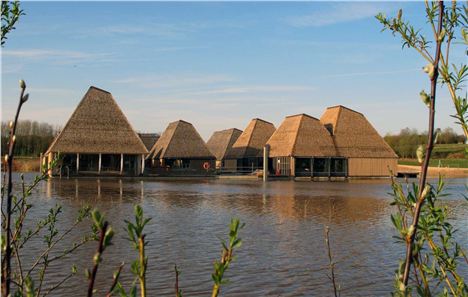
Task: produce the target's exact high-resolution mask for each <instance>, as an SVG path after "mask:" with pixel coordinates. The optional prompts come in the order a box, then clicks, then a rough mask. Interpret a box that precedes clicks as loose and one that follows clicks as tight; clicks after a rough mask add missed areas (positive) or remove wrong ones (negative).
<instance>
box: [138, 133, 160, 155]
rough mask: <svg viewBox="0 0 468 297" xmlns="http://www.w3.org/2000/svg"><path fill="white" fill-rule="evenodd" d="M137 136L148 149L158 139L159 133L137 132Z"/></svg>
mask: <svg viewBox="0 0 468 297" xmlns="http://www.w3.org/2000/svg"><path fill="white" fill-rule="evenodd" d="M138 136H140V139H141V141H143V144H144V145H145V147H146V149H147V150H148V151H149V150H151V148H152V147H153V145H154V144H155V143H156V141H158V139H159V136H160V135H159V134H158V133H138Z"/></svg>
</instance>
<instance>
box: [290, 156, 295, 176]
mask: <svg viewBox="0 0 468 297" xmlns="http://www.w3.org/2000/svg"><path fill="white" fill-rule="evenodd" d="M290 167H291V173H290V175H291V176H296V159H295V158H294V157H291V166H290Z"/></svg>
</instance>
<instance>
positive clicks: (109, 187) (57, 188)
mask: <svg viewBox="0 0 468 297" xmlns="http://www.w3.org/2000/svg"><path fill="white" fill-rule="evenodd" d="M137 185H138V186H137ZM45 194H46V197H47V198H52V197H54V196H60V197H62V198H68V199H84V200H92V199H104V200H114V199H116V198H118V199H119V200H122V199H123V198H124V197H133V199H136V198H137V197H139V199H140V200H141V201H143V200H144V197H145V186H144V182H143V181H138V182H133V183H128V182H124V181H123V180H122V179H82V178H75V179H48V180H47V181H46V183H45Z"/></svg>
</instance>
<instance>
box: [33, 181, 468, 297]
mask: <svg viewBox="0 0 468 297" xmlns="http://www.w3.org/2000/svg"><path fill="white" fill-rule="evenodd" d="M27 178H28V179H31V178H32V177H31V176H29V175H28V176H27ZM447 183H448V185H447V192H449V193H452V195H451V196H449V197H447V198H444V199H445V200H447V203H449V204H450V205H451V206H452V207H453V208H454V214H453V216H454V222H455V225H456V226H457V227H458V228H460V231H459V232H458V233H457V234H458V235H457V236H458V240H459V241H460V243H461V244H462V245H463V246H464V247H465V248H466V247H468V236H467V234H468V209H467V207H466V204H464V205H463V203H464V201H463V200H462V199H461V198H460V196H461V193H463V192H464V191H465V190H464V186H465V184H467V183H468V180H467V179H452V180H448V181H447ZM389 191H390V187H389V181H387V180H384V181H382V180H379V181H354V182H333V183H330V182H292V181H272V182H269V183H267V184H263V183H262V182H258V181H233V180H178V181H174V180H172V181H149V180H143V181H141V180H118V179H101V180H95V179H79V180H76V179H69V180H67V179H62V180H59V179H54V180H51V181H48V182H44V183H42V184H41V185H40V187H39V188H38V190H37V191H36V192H35V193H34V195H33V197H32V203H33V205H34V207H33V208H32V210H31V218H33V219H36V220H37V219H39V218H42V217H44V216H45V215H46V214H47V211H48V209H49V208H50V207H52V206H54V205H55V204H57V203H58V204H60V205H62V206H63V214H62V216H61V219H60V228H61V229H64V228H66V227H67V226H70V225H71V224H73V221H74V218H75V216H76V212H77V211H78V209H79V208H80V206H82V205H86V204H89V205H91V206H93V207H97V208H99V209H101V210H102V211H103V212H104V213H105V215H106V217H107V218H108V220H109V221H110V223H111V225H112V226H113V228H114V229H115V230H116V231H117V232H116V236H115V240H114V246H112V247H110V248H109V249H108V250H106V252H105V255H104V262H103V265H102V267H101V268H100V270H99V272H98V284H97V288H98V289H99V291H100V293H101V294H99V295H103V294H104V291H105V290H107V289H108V288H109V286H110V284H111V282H112V271H114V270H115V269H116V268H117V267H118V265H119V264H120V262H121V261H125V262H126V263H127V265H126V267H125V268H124V270H125V273H124V275H123V280H124V281H125V283H126V284H128V283H129V282H131V280H132V277H131V275H130V274H129V263H131V261H132V259H134V257H136V253H135V252H134V251H133V250H132V248H131V247H130V245H129V243H128V242H127V241H126V240H125V239H124V237H125V232H124V227H125V225H124V223H123V220H124V219H131V216H132V213H133V205H134V204H136V203H140V204H142V206H143V208H144V211H145V214H146V215H148V216H150V217H152V218H153V219H152V220H151V221H150V223H149V225H148V226H147V232H148V236H147V239H148V241H149V246H148V247H147V255H148V257H149V270H148V274H147V279H148V281H147V282H148V291H149V296H156V295H159V296H169V295H171V296H172V295H174V289H173V287H174V270H173V269H174V264H175V263H176V264H177V265H178V267H179V269H180V270H181V271H182V274H181V276H180V286H181V288H182V290H183V293H184V296H207V295H209V291H210V288H211V286H212V282H211V273H212V270H213V269H212V268H213V261H214V260H215V259H218V258H219V256H220V250H221V247H220V244H219V242H220V240H219V238H226V235H227V231H228V224H229V221H230V218H231V217H239V218H240V219H241V221H242V222H245V223H246V226H245V228H244V229H243V230H242V232H241V237H242V239H243V245H242V247H241V248H240V249H239V250H238V252H237V259H236V261H235V262H234V263H233V265H232V267H231V268H230V270H229V272H228V273H227V277H228V278H229V280H230V283H229V284H228V285H226V286H224V287H222V293H223V295H224V296H331V294H332V291H331V290H332V287H331V283H330V281H329V279H328V277H327V273H328V270H327V263H328V262H327V261H328V260H327V257H326V247H325V244H324V236H323V234H324V225H325V224H326V225H329V226H330V236H331V244H332V250H333V254H334V260H335V261H336V262H337V264H336V270H337V281H338V282H339V284H340V285H341V290H342V296H388V295H389V292H390V291H391V290H392V286H393V275H394V269H395V268H396V265H397V263H398V259H399V258H400V257H401V256H402V253H403V247H402V246H401V245H398V244H396V243H394V239H392V236H393V235H394V232H393V228H392V225H391V222H390V213H391V212H392V208H391V206H389V203H390V199H391V198H390V197H389V196H388V194H387V193H388V192H389ZM88 230H89V224H88V223H86V224H83V225H80V227H79V228H78V229H77V231H76V232H75V234H74V235H73V236H71V237H68V239H67V240H66V241H64V242H62V243H61V246H59V247H58V251H61V250H63V249H64V248H66V247H67V246H68V245H69V244H70V243H71V242H72V241H73V240H77V239H78V238H79V237H80V236H81V235H82V234H84V232H87V231H88ZM43 247H44V245H43V243H42V242H41V240H40V239H38V240H36V241H34V242H31V244H30V245H29V246H28V247H27V249H26V251H25V257H26V259H29V261H31V260H32V259H33V258H34V257H35V256H37V255H38V254H39V252H40V251H41V250H42V249H43ZM95 248H96V244H95V243H91V244H89V245H88V246H86V247H85V248H83V249H81V250H79V251H78V252H77V253H76V255H75V256H74V257H69V258H67V259H64V260H63V261H62V262H60V263H56V264H54V265H53V266H52V267H51V269H50V271H49V272H48V274H49V276H48V279H49V280H50V283H49V284H48V285H50V284H51V283H53V282H55V281H57V280H59V279H60V277H63V276H65V275H67V274H68V273H69V271H70V267H71V265H72V263H76V264H77V266H78V268H79V271H80V273H79V274H78V275H76V276H75V277H74V278H73V279H71V280H70V281H69V282H67V283H66V285H64V286H63V287H62V288H61V289H60V290H58V291H56V292H55V295H59V296H83V295H84V293H85V288H86V279H85V276H84V273H83V269H84V268H85V267H91V266H92V255H93V254H94V250H95ZM464 272H466V273H467V274H468V271H466V270H465V271H464Z"/></svg>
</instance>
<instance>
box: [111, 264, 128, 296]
mask: <svg viewBox="0 0 468 297" xmlns="http://www.w3.org/2000/svg"><path fill="white" fill-rule="evenodd" d="M124 265H125V263H124V262H122V264H120V266H119V269H118V270H117V271H116V272H115V273H114V281H113V282H112V285H111V287H110V289H109V291H107V294H106V297H111V296H112V292H113V291H114V289H115V287H116V286H117V284H118V283H119V277H120V273H121V272H122V268H123V267H124Z"/></svg>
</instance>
